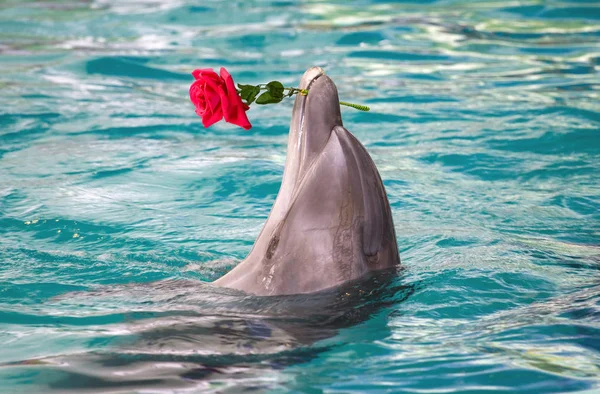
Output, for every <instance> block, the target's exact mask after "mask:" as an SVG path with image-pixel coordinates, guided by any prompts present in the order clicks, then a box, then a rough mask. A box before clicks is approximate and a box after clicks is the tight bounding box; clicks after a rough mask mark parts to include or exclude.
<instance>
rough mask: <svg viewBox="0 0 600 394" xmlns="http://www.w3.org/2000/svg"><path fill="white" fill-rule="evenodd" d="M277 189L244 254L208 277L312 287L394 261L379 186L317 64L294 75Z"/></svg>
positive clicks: (285, 288)
mask: <svg viewBox="0 0 600 394" xmlns="http://www.w3.org/2000/svg"><path fill="white" fill-rule="evenodd" d="M300 88H302V89H309V94H308V95H307V96H302V95H298V96H297V97H296V102H295V104H294V110H293V114H292V122H291V125H290V134H289V139H288V151H287V159H286V163H285V170H284V174H283V180H282V183H281V189H280V191H279V194H278V196H277V199H276V201H275V203H274V204H273V208H272V210H271V213H270V215H269V218H268V220H267V222H266V223H265V226H264V228H263V230H262V232H261V233H260V235H259V236H258V239H257V240H256V242H255V244H254V247H253V248H252V251H251V252H250V254H249V255H248V256H247V257H246V259H245V260H244V261H242V262H241V263H240V264H239V265H238V266H236V267H235V268H234V269H233V270H231V271H230V272H229V273H227V274H226V275H225V276H223V277H222V278H220V279H218V280H217V281H215V282H214V284H216V285H218V286H224V287H229V288H233V289H237V290H242V291H245V292H247V293H251V294H255V295H263V296H266V295H284V294H301V293H312V292H316V291H319V290H323V289H327V288H331V287H335V286H339V285H341V284H343V283H345V282H348V281H351V280H355V279H358V278H361V277H363V276H364V275H366V274H367V273H369V272H372V271H377V270H381V269H385V268H390V267H395V266H398V265H399V264H400V257H399V255H398V247H397V243H396V234H395V231H394V224H393V222H392V214H391V211H390V205H389V202H388V199H387V195H386V192H385V188H384V186H383V183H382V181H381V178H380V176H379V172H378V171H377V167H376V166H375V164H374V163H373V161H372V160H371V157H370V156H369V154H368V152H367V151H366V149H365V147H364V146H363V145H362V144H361V143H360V142H359V141H358V140H357V139H356V137H354V136H353V135H352V134H351V133H350V132H349V131H348V130H346V129H345V128H344V127H343V124H342V117H341V112H340V104H339V99H338V93H337V88H336V86H335V84H334V83H333V81H332V80H331V79H330V78H329V77H328V76H326V75H324V74H323V70H321V69H320V68H318V67H313V68H311V69H309V70H307V71H306V73H305V74H304V76H303V77H302V80H301V83H300Z"/></svg>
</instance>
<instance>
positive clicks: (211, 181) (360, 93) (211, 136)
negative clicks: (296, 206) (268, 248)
mask: <svg viewBox="0 0 600 394" xmlns="http://www.w3.org/2000/svg"><path fill="white" fill-rule="evenodd" d="M0 26H1V27H0V71H1V72H0V90H1V92H2V94H1V95H0V103H1V104H2V106H1V109H0V235H1V236H0V261H1V262H2V264H1V265H0V341H1V342H2V343H3V348H2V352H0V363H2V367H0V381H1V383H0V384H1V385H2V386H3V387H2V388H3V391H6V392H15V391H35V392H38V391H51V390H54V391H57V392H64V391H66V390H72V391H74V392H81V389H82V387H86V388H88V389H89V390H91V391H93V390H96V391H102V392H111V391H112V392H127V391H136V390H143V389H145V390H153V389H155V390H158V391H161V390H163V391H168V390H173V391H175V390H181V391H183V390H188V389H189V390H198V389H205V390H213V391H216V392H222V391H227V390H230V391H236V390H239V389H240V388H242V387H246V388H255V389H258V390H274V391H285V390H288V391H311V390H312V391H319V390H327V391H338V392H348V391H359V392H364V391H367V390H387V389H390V388H393V389H394V390H395V391H397V392H407V393H408V392H453V391H458V392H468V391H470V392H481V391H490V392H531V393H540V392H569V391H585V390H588V391H594V390H597V389H598V387H599V383H598V379H597V376H599V372H600V371H599V365H600V349H599V348H598V342H599V338H600V324H599V316H600V315H599V313H600V309H599V308H600V289H599V286H600V283H599V281H598V278H599V276H598V275H599V272H598V267H599V266H600V225H599V223H600V215H599V212H600V209H599V208H600V199H599V197H598V196H600V188H599V186H598V185H599V184H600V178H599V176H598V175H597V174H599V173H600V138H598V132H599V130H600V104H599V103H600V101H599V100H598V98H599V91H600V85H599V82H598V81H600V79H599V76H600V75H599V74H600V8H599V6H598V5H597V4H596V2H593V1H584V0H580V1H575V0H561V1H558V0H556V1H555V0H551V1H533V0H532V1H520V2H513V3H506V2H499V1H481V2H472V1H461V0H451V1H435V0H433V1H426V2H411V1H404V2H392V1H385V0H355V1H330V2H323V1H266V0H264V1H263V0H255V1H229V2H223V1H221V0H209V1H189V0H181V1H169V2H165V1H153V0H136V1H112V0H97V1H21V0H18V1H17V0H8V1H4V2H2V3H1V4H0ZM312 65H319V66H322V67H324V68H325V69H326V70H327V72H328V74H329V75H330V76H331V77H332V78H333V80H334V81H335V82H336V83H337V85H338V89H339V92H340V96H341V97H343V98H344V99H347V100H348V101H354V102H359V103H365V104H368V105H369V106H371V108H372V110H371V112H369V113H360V112H357V111H353V110H351V109H350V110H344V111H343V117H344V122H345V123H344V124H345V126H346V127H348V128H349V129H350V130H351V131H352V132H353V133H354V134H355V135H356V136H357V137H358V138H359V139H360V140H361V141H362V142H363V143H364V144H365V146H366V147H367V149H368V150H369V152H370V153H371V155H372V156H373V159H374V161H375V162H376V164H377V166H378V168H379V170H380V172H381V175H382V178H383V179H384V183H385V185H386V188H387V191H388V194H389V200H390V204H391V206H392V211H393V214H394V221H395V225H396V233H397V235H398V243H399V247H400V253H401V256H402V262H403V265H404V267H405V269H404V270H403V271H402V273H401V274H399V275H395V276H394V277H393V278H392V280H391V281H387V280H382V281H378V279H377V278H375V279H373V280H374V282H373V280H372V281H371V282H367V283H362V284H352V285H349V287H347V288H344V289H338V290H336V291H332V292H326V293H323V294H319V295H312V296H302V297H291V298H285V297H284V298H275V299H265V300H261V299H257V298H255V297H249V296H246V295H243V294H239V293H233V292H230V291H226V290H223V289H215V288H214V287H212V286H210V285H207V284H201V283H202V282H206V281H211V280H214V279H216V278H218V277H219V276H221V275H222V274H224V273H225V272H227V270H228V269H230V268H231V267H232V266H233V265H234V264H236V263H237V262H238V261H240V260H241V259H242V258H244V257H245V255H246V254H247V253H248V252H249V250H250V248H251V246H252V244H253V242H254V239H255V238H256V236H257V235H258V232H259V231H260V229H261V227H262V224H263V223H264V221H265V220H266V217H267V215H268V213H269V210H270V208H271V204H272V203H273V201H274V198H275V195H276V194H277V191H278V189H279V183H280V180H281V175H282V170H283V163H284V160H285V147H286V141H287V140H286V139H287V132H288V125H289V121H290V114H291V103H285V104H281V105H279V106H265V107H260V106H256V107H253V108H252V109H251V111H250V112H249V116H250V119H251V121H252V123H253V125H254V127H253V128H252V129H251V130H249V131H244V130H241V129H236V128H234V127H230V126H228V125H217V126H215V127H213V128H211V129H208V130H205V129H202V128H201V125H200V122H199V120H198V119H197V118H196V117H195V115H194V113H193V108H192V106H191V104H190V103H189V102H188V101H187V88H188V86H189V83H190V82H191V80H192V78H191V75H190V71H191V70H192V69H194V68H197V67H215V68H218V67H220V66H225V67H227V68H228V70H229V71H230V72H231V74H232V75H233V76H234V78H236V80H237V81H239V82H242V83H262V82H264V81H268V80H272V79H278V80H280V81H282V82H283V83H284V84H285V85H289V86H292V85H294V84H297V83H298V80H299V78H300V76H301V75H302V73H303V72H304V70H305V69H307V68H308V67H310V66H312ZM361 291H362V292H361Z"/></svg>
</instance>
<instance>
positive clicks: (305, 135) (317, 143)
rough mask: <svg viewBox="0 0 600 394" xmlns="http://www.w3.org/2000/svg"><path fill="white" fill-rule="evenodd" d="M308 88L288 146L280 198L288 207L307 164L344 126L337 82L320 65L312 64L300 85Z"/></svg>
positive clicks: (296, 113)
mask: <svg viewBox="0 0 600 394" xmlns="http://www.w3.org/2000/svg"><path fill="white" fill-rule="evenodd" d="M298 87H299V88H300V89H305V90H308V94H307V95H302V94H298V95H297V97H296V101H295V103H294V109H293V112H292V120H291V123H290V133H289V137H288V150H287V158H286V162H285V171H284V174H283V180H282V185H281V189H280V193H279V196H278V200H279V199H281V203H282V205H283V206H282V207H281V208H282V209H286V208H287V207H288V204H289V202H290V201H289V199H290V197H291V195H292V194H293V192H294V191H295V189H296V188H295V186H296V184H297V183H298V181H299V180H300V179H301V178H302V175H303V174H304V172H305V171H306V169H307V168H309V167H310V165H311V164H312V163H313V161H314V160H315V158H316V157H318V155H319V154H320V153H321V152H322V150H323V148H324V146H325V144H326V143H327V141H328V140H329V137H330V136H331V133H332V131H333V129H334V127H335V126H343V123H342V114H341V111H340V101H339V98H338V92H337V88H336V86H335V84H334V83H333V81H332V80H331V78H329V77H328V76H327V75H325V72H324V71H323V69H322V68H320V67H311V68H309V69H308V70H307V71H306V72H305V73H304V75H303V76H302V79H301V80H300V84H299V85H298Z"/></svg>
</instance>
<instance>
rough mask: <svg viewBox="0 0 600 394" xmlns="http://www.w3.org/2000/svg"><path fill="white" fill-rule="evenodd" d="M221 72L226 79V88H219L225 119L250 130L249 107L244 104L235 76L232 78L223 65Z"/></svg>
mask: <svg viewBox="0 0 600 394" xmlns="http://www.w3.org/2000/svg"><path fill="white" fill-rule="evenodd" d="M219 74H220V75H221V78H223V80H224V81H225V89H222V90H219V95H220V97H221V103H222V106H223V115H224V116H225V121H226V122H229V123H232V124H235V125H238V126H240V127H242V128H244V129H246V130H249V129H250V128H251V127H252V125H251V124H250V121H249V120H248V116H246V111H247V110H248V108H249V107H248V106H247V105H246V104H244V102H243V101H242V98H241V97H240V96H239V94H238V93H237V90H236V89H235V84H234V83H233V78H231V75H230V74H229V72H227V70H226V69H225V68H223V67H221V69H220V70H219Z"/></svg>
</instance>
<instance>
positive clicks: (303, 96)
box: [298, 67, 325, 146]
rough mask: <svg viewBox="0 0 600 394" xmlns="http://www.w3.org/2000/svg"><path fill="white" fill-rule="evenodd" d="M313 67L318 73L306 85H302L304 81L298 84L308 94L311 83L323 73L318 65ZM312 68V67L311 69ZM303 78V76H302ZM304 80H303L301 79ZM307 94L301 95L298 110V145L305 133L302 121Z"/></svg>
mask: <svg viewBox="0 0 600 394" xmlns="http://www.w3.org/2000/svg"><path fill="white" fill-rule="evenodd" d="M313 68H318V74H317V75H315V76H314V77H313V78H312V79H310V80H309V81H308V84H306V87H303V86H302V85H304V83H301V84H300V89H306V90H308V94H310V88H311V87H312V86H313V84H314V83H315V82H316V81H317V79H319V78H321V77H322V76H323V75H325V71H324V70H323V69H322V68H320V67H313ZM311 70H312V69H311ZM303 79H304V78H303ZM302 82H304V81H302ZM308 94H307V95H302V99H303V100H302V104H301V105H302V107H301V110H300V125H299V127H298V130H299V131H300V132H299V133H298V138H299V141H298V145H299V146H300V145H301V142H302V137H303V136H304V135H305V128H304V121H305V118H306V102H307V101H308Z"/></svg>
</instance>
